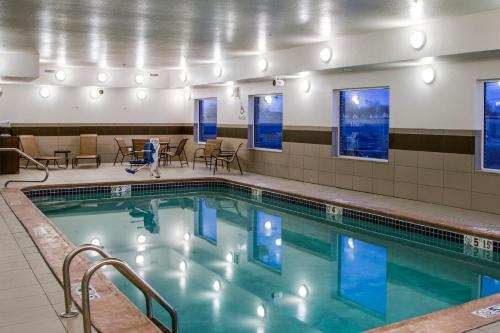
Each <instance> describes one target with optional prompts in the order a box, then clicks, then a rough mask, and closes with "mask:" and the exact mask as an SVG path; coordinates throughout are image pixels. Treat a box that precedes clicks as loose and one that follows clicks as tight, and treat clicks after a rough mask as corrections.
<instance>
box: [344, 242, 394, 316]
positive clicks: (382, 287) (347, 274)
mask: <svg viewBox="0 0 500 333" xmlns="http://www.w3.org/2000/svg"><path fill="white" fill-rule="evenodd" d="M338 265H339V280H340V281H339V289H338V294H339V296H340V297H342V298H345V299H347V300H349V301H351V302H353V303H356V304H357V305H360V306H362V307H363V308H367V309H369V310H371V311H374V312H376V313H377V314H380V315H385V314H386V303H387V249H386V248H384V247H381V246H378V245H375V244H371V243H367V242H363V241H361V240H358V239H354V238H351V237H347V236H343V235H341V236H340V238H339V263H338Z"/></svg>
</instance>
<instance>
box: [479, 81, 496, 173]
mask: <svg viewBox="0 0 500 333" xmlns="http://www.w3.org/2000/svg"><path fill="white" fill-rule="evenodd" d="M497 82H500V79H488V80H481V81H479V83H480V84H479V90H480V94H479V95H480V96H481V100H480V101H479V102H480V105H481V107H480V108H479V109H480V124H481V126H480V129H481V139H480V140H479V141H480V146H481V147H480V149H479V151H480V156H479V158H477V156H476V167H475V168H474V169H476V171H481V172H486V173H492V174H500V169H490V168H486V167H485V166H484V155H485V140H484V138H485V136H486V110H485V106H486V83H497ZM476 142H477V141H476ZM476 150H477V145H476ZM478 162H479V165H477V164H478Z"/></svg>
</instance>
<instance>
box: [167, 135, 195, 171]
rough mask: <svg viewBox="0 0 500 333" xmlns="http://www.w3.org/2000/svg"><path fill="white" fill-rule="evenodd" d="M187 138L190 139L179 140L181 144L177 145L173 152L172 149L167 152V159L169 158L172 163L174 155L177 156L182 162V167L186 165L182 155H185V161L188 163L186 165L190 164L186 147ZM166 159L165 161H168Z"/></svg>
mask: <svg viewBox="0 0 500 333" xmlns="http://www.w3.org/2000/svg"><path fill="white" fill-rule="evenodd" d="M187 140H188V139H182V140H181V141H179V144H178V145H177V147H175V151H174V152H172V151H168V152H166V160H168V161H169V162H170V163H172V157H177V158H178V159H179V163H180V164H181V167H182V166H183V165H184V162H183V161H182V156H184V160H185V163H186V165H188V166H189V162H188V159H187V155H186V150H185V149H184V148H185V146H186V142H187ZM166 160H165V162H166Z"/></svg>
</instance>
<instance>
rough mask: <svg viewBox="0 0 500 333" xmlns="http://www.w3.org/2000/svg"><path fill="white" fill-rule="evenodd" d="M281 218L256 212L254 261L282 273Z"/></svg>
mask: <svg viewBox="0 0 500 333" xmlns="http://www.w3.org/2000/svg"><path fill="white" fill-rule="evenodd" d="M281 224H282V223H281V217H280V216H276V215H271V214H267V213H264V212H262V211H256V213H255V223H254V230H253V251H252V252H253V253H252V258H253V260H255V261H257V262H259V263H261V264H263V265H265V266H267V267H269V268H272V269H274V270H278V271H280V272H281V268H282V267H281V266H282V254H283V247H282V241H281Z"/></svg>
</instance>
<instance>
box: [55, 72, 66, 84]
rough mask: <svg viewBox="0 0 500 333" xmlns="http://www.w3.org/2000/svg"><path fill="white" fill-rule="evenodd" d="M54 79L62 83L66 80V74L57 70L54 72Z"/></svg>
mask: <svg viewBox="0 0 500 333" xmlns="http://www.w3.org/2000/svg"><path fill="white" fill-rule="evenodd" d="M55 76H56V79H57V80H58V81H64V80H66V72H64V71H62V70H58V71H56V75H55Z"/></svg>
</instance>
